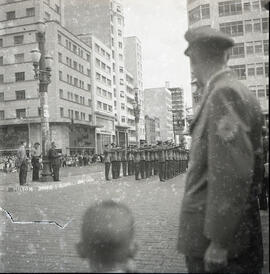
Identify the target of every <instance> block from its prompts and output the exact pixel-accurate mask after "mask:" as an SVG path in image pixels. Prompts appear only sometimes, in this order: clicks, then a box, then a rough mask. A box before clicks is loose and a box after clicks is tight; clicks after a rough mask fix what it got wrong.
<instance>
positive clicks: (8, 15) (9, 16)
mask: <svg viewBox="0 0 270 274" xmlns="http://www.w3.org/2000/svg"><path fill="white" fill-rule="evenodd" d="M6 18H7V20H12V19H15V18H16V14H15V11H9V12H7V13H6Z"/></svg>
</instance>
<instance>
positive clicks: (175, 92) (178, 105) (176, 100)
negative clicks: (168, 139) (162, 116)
mask: <svg viewBox="0 0 270 274" xmlns="http://www.w3.org/2000/svg"><path fill="white" fill-rule="evenodd" d="M168 89H169V91H170V92H171V95H172V115H173V132H174V138H175V143H176V144H179V143H180V139H181V137H182V135H183V133H184V129H185V101H184V90H183V89H182V88H180V87H174V88H170V87H169V86H168Z"/></svg>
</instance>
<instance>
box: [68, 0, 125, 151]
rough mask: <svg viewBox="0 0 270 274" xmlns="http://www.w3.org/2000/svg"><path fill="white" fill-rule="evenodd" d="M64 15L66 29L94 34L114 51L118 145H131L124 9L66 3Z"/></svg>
mask: <svg viewBox="0 0 270 274" xmlns="http://www.w3.org/2000/svg"><path fill="white" fill-rule="evenodd" d="M64 13H65V18H66V20H65V26H66V27H67V28H68V29H70V30H71V31H72V32H73V33H75V34H77V35H80V34H81V35H87V34H93V35H94V36H96V37H97V38H98V39H100V40H101V41H102V42H103V43H104V44H105V45H106V46H107V47H109V48H110V49H111V51H112V66H113V70H112V78H113V83H112V85H113V96H114V109H115V128H116V143H117V144H120V145H121V146H123V145H127V144H128V141H127V140H128V138H127V134H128V128H129V126H128V118H127V116H128V115H127V107H126V104H127V103H126V98H127V96H126V88H125V87H126V83H125V60H124V39H123V33H124V15H123V7H122V5H121V4H120V3H118V2H117V1H114V0H65V9H64ZM123 105H124V107H123Z"/></svg>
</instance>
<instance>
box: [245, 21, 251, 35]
mask: <svg viewBox="0 0 270 274" xmlns="http://www.w3.org/2000/svg"><path fill="white" fill-rule="evenodd" d="M245 32H246V33H249V32H252V21H251V20H245Z"/></svg>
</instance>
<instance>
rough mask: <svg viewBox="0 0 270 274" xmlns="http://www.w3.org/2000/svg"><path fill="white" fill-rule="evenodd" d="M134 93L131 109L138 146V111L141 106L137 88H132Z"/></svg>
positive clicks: (138, 144) (139, 111)
mask: <svg viewBox="0 0 270 274" xmlns="http://www.w3.org/2000/svg"><path fill="white" fill-rule="evenodd" d="M134 94H135V100H134V101H133V103H132V105H133V111H134V117H135V127H136V144H137V146H138V147H139V146H140V142H139V121H140V113H141V106H140V104H139V98H138V88H134Z"/></svg>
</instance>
